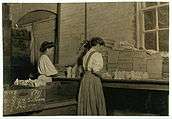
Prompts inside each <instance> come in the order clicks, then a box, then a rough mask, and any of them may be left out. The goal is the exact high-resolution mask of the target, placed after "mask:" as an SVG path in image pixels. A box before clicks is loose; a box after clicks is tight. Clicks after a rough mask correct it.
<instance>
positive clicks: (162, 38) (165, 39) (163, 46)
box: [159, 30, 169, 51]
mask: <svg viewBox="0 0 172 119" xmlns="http://www.w3.org/2000/svg"><path fill="white" fill-rule="evenodd" d="M168 43H169V31H168V30H161V31H159V50H160V51H168Z"/></svg>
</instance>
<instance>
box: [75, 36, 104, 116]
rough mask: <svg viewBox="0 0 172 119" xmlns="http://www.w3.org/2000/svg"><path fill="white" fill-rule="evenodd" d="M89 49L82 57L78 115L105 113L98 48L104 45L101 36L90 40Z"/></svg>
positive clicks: (101, 59) (100, 55)
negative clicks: (82, 70) (82, 71)
mask: <svg viewBox="0 0 172 119" xmlns="http://www.w3.org/2000/svg"><path fill="white" fill-rule="evenodd" d="M90 43H91V49H90V50H89V51H88V52H87V53H86V55H85V56H84V58H83V68H84V71H85V73H84V76H83V79H82V80H81V84H80V90H79V95H78V115H106V106H105V99H104V94H103V88H102V84H101V80H100V77H101V74H102V72H101V70H102V69H103V57H102V54H101V53H100V52H99V49H100V47H101V46H102V45H104V41H103V39H102V38H99V37H94V38H92V39H91V40H90Z"/></svg>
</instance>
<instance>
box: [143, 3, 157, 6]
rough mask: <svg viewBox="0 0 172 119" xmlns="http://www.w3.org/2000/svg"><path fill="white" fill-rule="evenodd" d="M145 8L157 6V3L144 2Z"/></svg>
mask: <svg viewBox="0 0 172 119" xmlns="http://www.w3.org/2000/svg"><path fill="white" fill-rule="evenodd" d="M145 4H146V7H150V6H155V5H157V2H146V3H145Z"/></svg>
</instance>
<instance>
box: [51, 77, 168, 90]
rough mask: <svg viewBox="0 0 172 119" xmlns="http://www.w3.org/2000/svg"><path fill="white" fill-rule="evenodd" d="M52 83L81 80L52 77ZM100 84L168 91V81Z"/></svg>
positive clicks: (116, 81) (110, 81)
mask: <svg viewBox="0 0 172 119" xmlns="http://www.w3.org/2000/svg"><path fill="white" fill-rule="evenodd" d="M53 81H78V82H80V81H81V79H80V78H60V77H54V78H53ZM102 84H103V86H104V87H111V88H124V89H143V90H155V91H169V81H168V80H159V79H146V80H132V79H130V80H126V79H102Z"/></svg>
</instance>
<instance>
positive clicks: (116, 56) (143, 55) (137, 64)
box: [107, 49, 162, 79]
mask: <svg viewBox="0 0 172 119" xmlns="http://www.w3.org/2000/svg"><path fill="white" fill-rule="evenodd" d="M107 69H108V72H110V73H112V74H114V72H116V71H126V72H130V71H133V72H143V73H144V72H147V73H148V75H149V79H161V78H162V58H161V56H160V54H158V53H156V54H151V55H150V54H147V52H146V51H144V50H131V49H124V50H109V52H108V63H107Z"/></svg>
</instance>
